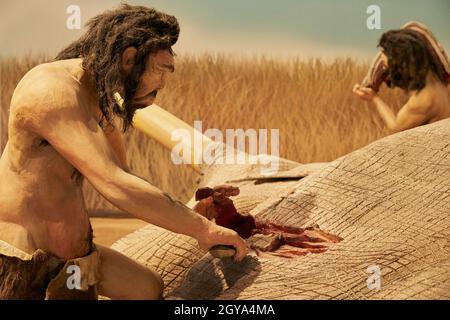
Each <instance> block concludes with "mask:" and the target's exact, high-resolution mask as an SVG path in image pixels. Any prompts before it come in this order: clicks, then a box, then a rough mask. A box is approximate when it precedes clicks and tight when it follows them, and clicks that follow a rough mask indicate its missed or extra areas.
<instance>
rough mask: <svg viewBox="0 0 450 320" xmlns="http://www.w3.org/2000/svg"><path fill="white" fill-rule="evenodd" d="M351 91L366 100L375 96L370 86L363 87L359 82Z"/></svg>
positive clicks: (370, 99)
mask: <svg viewBox="0 0 450 320" xmlns="http://www.w3.org/2000/svg"><path fill="white" fill-rule="evenodd" d="M353 93H354V94H355V95H357V96H358V97H360V98H361V99H363V100H366V101H372V100H373V99H374V98H375V97H376V96H377V94H376V93H375V91H373V90H372V89H371V88H364V87H361V85H359V84H355V85H354V86H353Z"/></svg>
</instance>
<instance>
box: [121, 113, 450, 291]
mask: <svg viewBox="0 0 450 320" xmlns="http://www.w3.org/2000/svg"><path fill="white" fill-rule="evenodd" d="M282 167H283V168H282V169H283V170H284V171H287V170H290V169H291V171H290V173H291V175H292V176H297V177H298V178H297V180H288V181H272V182H267V181H262V182H263V183H260V184H255V182H256V181H257V180H244V181H241V182H236V183H232V184H233V185H236V186H239V187H240V188H241V194H240V195H239V196H238V197H235V198H234V199H235V204H236V207H237V208H238V210H240V211H241V212H243V213H251V214H254V215H256V216H257V217H258V218H259V219H261V220H265V221H268V222H275V223H277V224H282V225H289V226H297V227H307V226H311V225H316V224H317V225H319V226H320V228H321V229H322V230H325V231H327V232H330V233H332V234H335V235H338V236H340V237H342V238H343V241H342V242H340V243H337V244H332V245H331V246H330V249H329V250H328V251H327V252H325V253H320V254H309V255H307V256H301V257H296V258H292V259H288V258H281V257H274V256H270V257H258V256H256V255H255V253H254V252H251V253H250V254H249V255H248V257H247V258H246V259H244V261H242V262H241V263H235V262H232V261H230V260H219V259H215V258H212V257H211V255H210V254H209V253H205V252H201V251H200V250H199V249H198V248H197V246H196V242H195V240H193V239H190V238H188V237H185V236H181V235H176V234H173V233H171V232H168V231H165V230H162V229H159V228H157V227H153V226H148V227H145V228H143V229H141V230H138V231H137V232H135V233H133V234H130V235H128V236H127V237H125V238H123V239H121V240H120V241H118V242H117V243H116V244H115V245H114V246H113V247H114V248H115V249H118V250H119V251H121V252H123V253H125V254H126V255H128V256H130V257H132V258H135V259H137V260H138V261H140V262H142V263H144V264H146V265H148V266H151V267H153V268H155V270H156V271H158V272H159V273H160V274H161V275H162V277H163V279H164V281H165V284H166V289H165V297H166V298H169V299H407V298H413V299H414V298H420V299H422V298H423V299H449V298H450V120H443V121H439V122H436V123H434V124H432V125H427V126H422V127H418V128H415V129H412V130H408V131H405V132H401V133H398V134H395V135H392V136H388V137H386V138H384V139H381V140H379V141H376V142H374V143H372V144H370V145H368V146H366V147H364V148H362V149H360V150H357V151H355V152H352V153H350V154H348V155H346V156H344V157H341V158H339V159H337V160H335V161H333V162H330V163H328V164H325V165H323V164H317V165H313V166H301V165H300V164H298V163H295V162H292V161H288V160H282ZM254 169H255V168H253V170H254ZM292 169H293V170H292ZM302 172H303V174H302ZM255 173H257V172H256V171H253V172H252V167H251V166H214V167H210V168H207V169H205V175H204V176H203V179H202V181H201V182H200V186H214V185H217V184H221V183H224V182H226V181H228V180H231V179H242V178H245V177H246V176H249V175H254V174H255ZM299 173H300V174H299ZM280 174H281V175H283V174H284V175H285V176H286V172H281V173H280ZM306 174H308V176H306V177H305V178H300V177H301V176H302V175H303V176H304V175H306ZM287 176H289V174H287ZM189 204H190V206H191V207H192V205H193V204H194V201H193V200H191V201H190V203H189ZM373 266H375V267H373ZM377 267H378V268H379V270H380V273H381V275H380V278H379V279H380V282H379V283H378V282H377V281H376V278H375V277H376V275H374V274H372V273H369V272H368V268H369V269H370V270H373V269H371V268H377ZM368 280H369V282H370V280H373V281H374V282H373V286H372V289H369V287H368ZM377 284H379V285H380V289H379V290H377V289H376V287H377ZM374 287H375V288H374Z"/></svg>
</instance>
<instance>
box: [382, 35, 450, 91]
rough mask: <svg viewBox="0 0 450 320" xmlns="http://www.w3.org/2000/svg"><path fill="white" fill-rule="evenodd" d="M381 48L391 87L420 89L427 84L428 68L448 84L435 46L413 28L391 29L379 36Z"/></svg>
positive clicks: (388, 82)
mask: <svg viewBox="0 0 450 320" xmlns="http://www.w3.org/2000/svg"><path fill="white" fill-rule="evenodd" d="M378 46H379V47H381V48H383V49H384V53H385V54H386V56H387V58H388V72H389V79H388V81H387V84H388V86H389V87H394V86H395V87H399V88H402V89H404V90H408V91H409V90H421V89H423V88H424V87H425V84H426V77H427V74H428V71H432V72H434V73H435V74H436V76H437V77H438V79H439V80H440V81H441V82H442V83H444V84H448V78H447V75H446V73H445V70H444V69H443V67H442V65H441V63H440V61H439V60H438V58H437V56H436V55H435V54H434V52H433V51H432V50H433V49H432V48H431V46H430V45H429V44H428V43H427V40H426V39H425V37H424V36H423V35H421V34H420V33H419V32H417V31H414V30H408V29H400V30H390V31H387V32H385V33H383V35H382V36H381V38H380V41H379V44H378Z"/></svg>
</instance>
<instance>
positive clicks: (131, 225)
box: [91, 218, 147, 247]
mask: <svg viewBox="0 0 450 320" xmlns="http://www.w3.org/2000/svg"><path fill="white" fill-rule="evenodd" d="M91 223H92V229H94V241H95V243H98V244H101V245H104V246H108V247H109V246H111V245H112V244H113V243H114V242H116V241H117V240H119V239H120V238H122V237H123V236H125V235H127V234H129V233H131V232H133V231H135V230H137V229H139V228H141V227H143V226H145V225H147V223H146V222H144V221H142V220H138V219H133V218H91Z"/></svg>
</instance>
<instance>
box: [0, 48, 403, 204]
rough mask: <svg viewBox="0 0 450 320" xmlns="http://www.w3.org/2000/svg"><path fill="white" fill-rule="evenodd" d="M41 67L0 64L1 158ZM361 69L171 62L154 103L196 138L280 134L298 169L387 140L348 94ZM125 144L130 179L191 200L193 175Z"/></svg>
mask: <svg viewBox="0 0 450 320" xmlns="http://www.w3.org/2000/svg"><path fill="white" fill-rule="evenodd" d="M45 59H46V58H45V57H43V56H28V57H23V58H11V59H5V58H2V59H0V85H1V87H0V151H2V150H3V148H4V146H5V144H6V141H7V122H8V110H9V103H10V99H11V96H12V93H13V90H14V88H15V86H16V85H17V83H18V81H19V80H20V79H21V77H22V76H23V75H24V74H25V73H26V72H27V71H28V70H29V69H30V68H32V67H33V66H35V65H37V64H39V63H42V62H44V61H45ZM367 68H368V64H367V63H357V62H355V61H353V60H351V59H340V60H335V61H333V62H326V63H325V62H322V61H321V60H319V59H313V60H301V59H291V60H286V61H277V60H271V59H268V58H264V57H255V58H254V59H245V58H240V57H234V56H223V55H214V56H213V55H201V56H178V57H177V58H176V72H175V73H174V74H173V75H172V76H171V78H170V79H169V81H168V84H167V87H166V88H165V89H164V90H162V91H161V92H160V93H159V95H158V98H157V100H156V103H157V104H159V105H160V106H161V107H163V108H165V109H166V110H168V111H169V112H171V113H173V114H174V115H176V116H177V117H179V118H181V119H183V120H184V121H186V122H187V123H189V124H191V125H193V121H194V120H202V121H203V130H206V129H207V128H218V129H220V130H225V129H226V128H243V129H248V128H254V129H260V128H267V129H270V128H279V129H280V156H282V157H284V158H288V159H292V160H295V161H298V162H302V163H308V162H315V161H330V160H333V159H335V158H337V157H339V156H342V155H344V154H346V153H348V152H351V151H352V150H355V149H357V148H360V147H362V146H364V145H366V144H368V143H370V142H372V141H374V140H376V139H378V138H380V137H382V136H384V135H386V134H387V131H386V130H385V129H384V125H383V123H382V121H381V118H380V117H379V116H378V114H377V112H376V110H375V108H373V107H372V106H371V105H368V104H367V103H365V102H362V101H361V100H359V99H357V98H356V97H354V96H353V94H352V92H351V88H352V86H353V84H355V83H357V82H360V81H361V80H362V78H363V76H364V74H365V72H366V70H367ZM381 95H382V97H383V98H384V99H385V100H386V101H387V102H388V103H389V104H390V105H391V106H392V107H394V108H395V109H396V110H398V108H399V107H400V106H401V105H402V104H403V103H404V102H405V101H406V96H405V95H404V94H403V93H402V92H400V91H399V90H386V89H383V90H382V91H381ZM125 139H126V145H127V155H128V162H129V165H130V167H131V169H132V171H133V172H134V173H136V174H137V175H139V176H141V177H143V178H145V179H147V180H149V181H151V182H152V183H153V184H155V185H156V186H158V187H159V188H161V189H163V190H164V191H167V192H169V193H171V194H173V195H174V196H176V197H177V198H178V199H180V200H183V201H186V200H188V199H189V198H190V197H191V195H192V194H193V191H194V181H195V178H196V174H195V173H194V172H193V171H192V170H191V169H190V168H189V167H187V166H176V165H173V164H172V162H171V160H170V153H169V151H167V150H165V149H164V148H163V147H162V146H161V145H159V144H158V143H157V142H155V141H152V140H151V139H150V138H148V137H147V136H144V135H143V134H142V133H139V132H137V130H134V129H131V130H130V132H128V133H126V134H125ZM0 178H1V177H0ZM84 192H85V195H86V199H87V205H88V207H89V208H90V209H91V210H92V212H100V211H101V210H106V211H110V210H112V209H114V208H113V207H112V206H111V205H109V204H108V203H106V201H104V200H103V199H102V198H101V197H100V196H99V195H97V194H96V193H95V192H94V191H93V190H92V188H91V187H90V186H89V185H87V183H86V185H85V187H84Z"/></svg>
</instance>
